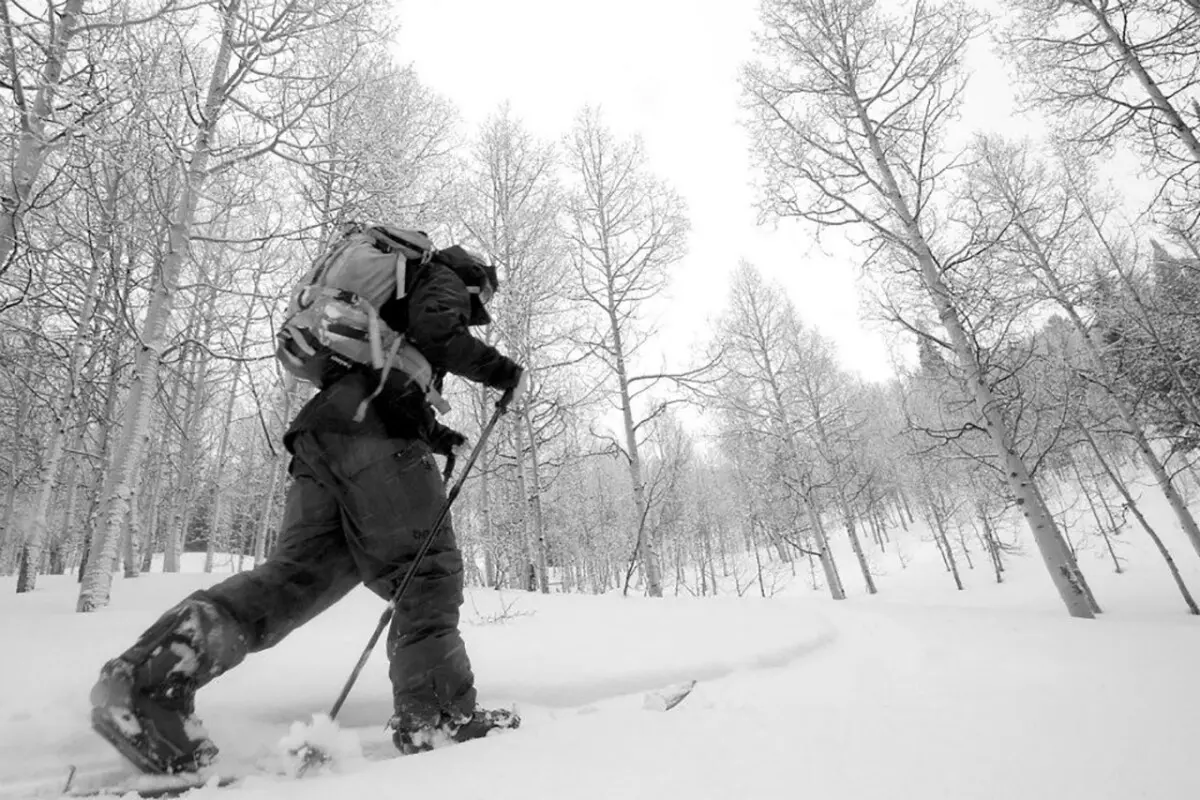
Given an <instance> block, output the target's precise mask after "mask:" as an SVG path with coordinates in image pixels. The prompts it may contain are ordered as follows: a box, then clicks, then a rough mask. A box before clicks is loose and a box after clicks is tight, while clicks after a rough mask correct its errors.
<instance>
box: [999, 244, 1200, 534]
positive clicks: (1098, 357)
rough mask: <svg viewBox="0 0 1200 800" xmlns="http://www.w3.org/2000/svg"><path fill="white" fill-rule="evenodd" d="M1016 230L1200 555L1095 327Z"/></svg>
mask: <svg viewBox="0 0 1200 800" xmlns="http://www.w3.org/2000/svg"><path fill="white" fill-rule="evenodd" d="M1018 230H1019V231H1020V232H1021V234H1022V236H1023V237H1024V238H1025V241H1026V243H1027V244H1028V245H1029V246H1030V248H1031V251H1032V253H1033V255H1034V258H1035V260H1036V263H1037V270H1038V273H1039V275H1040V277H1041V279H1042V281H1043V283H1044V285H1046V286H1047V287H1049V289H1050V291H1051V293H1052V295H1053V299H1054V301H1055V302H1056V303H1058V305H1059V306H1060V307H1061V308H1062V309H1063V311H1064V312H1065V313H1066V315H1067V319H1068V320H1069V321H1070V322H1071V326H1072V327H1073V328H1074V329H1075V330H1076V332H1078V333H1079V335H1080V341H1081V342H1082V343H1083V345H1084V347H1085V348H1086V349H1087V352H1088V355H1089V356H1090V357H1091V360H1092V362H1093V363H1094V364H1095V365H1096V369H1097V370H1098V371H1099V372H1100V375H1101V378H1102V380H1101V386H1102V387H1103V389H1104V392H1105V394H1106V395H1107V396H1108V398H1109V400H1110V401H1111V402H1112V404H1113V407H1114V408H1115V409H1116V411H1117V414H1118V415H1119V416H1120V419H1121V425H1122V427H1124V429H1125V431H1126V433H1128V434H1129V436H1130V438H1132V439H1133V441H1134V443H1135V444H1136V445H1137V450H1138V453H1139V454H1140V455H1141V457H1142V461H1143V462H1144V463H1145V464H1146V467H1147V468H1149V470H1150V472H1151V474H1153V475H1154V480H1155V482H1156V483H1157V484H1158V487H1159V489H1160V490H1161V491H1162V493H1163V496H1164V497H1165V498H1166V499H1167V503H1168V504H1169V505H1170V506H1171V510H1172V512H1173V513H1174V514H1175V517H1176V519H1178V520H1179V524H1180V526H1182V528H1183V530H1184V533H1186V534H1187V537H1188V541H1190V542H1191V543H1192V547H1193V549H1195V550H1196V552H1197V553H1198V554H1200V526H1197V524H1196V520H1195V518H1194V517H1193V516H1192V514H1191V512H1190V511H1189V510H1188V507H1187V504H1186V503H1185V502H1184V500H1183V498H1182V497H1180V494H1179V491H1178V490H1177V488H1176V487H1175V484H1174V481H1172V480H1171V477H1170V476H1169V475H1168V474H1167V470H1166V468H1165V466H1164V465H1163V463H1162V461H1160V460H1159V458H1158V456H1157V454H1155V452H1154V448H1153V447H1152V446H1151V445H1150V441H1149V439H1148V437H1147V436H1146V432H1145V429H1144V428H1143V427H1142V425H1141V423H1140V422H1138V420H1137V418H1136V416H1135V414H1134V410H1133V408H1132V407H1131V406H1130V405H1129V403H1128V402H1126V400H1125V398H1124V397H1122V396H1121V395H1120V393H1119V392H1118V391H1117V380H1118V378H1117V375H1116V374H1115V371H1114V370H1113V369H1112V367H1111V366H1110V365H1109V362H1108V360H1107V359H1106V358H1105V357H1104V352H1103V351H1102V349H1101V347H1100V345H1099V344H1097V342H1096V339H1095V338H1094V337H1095V335H1096V331H1095V330H1094V327H1093V326H1090V325H1089V324H1088V323H1086V322H1085V321H1084V320H1083V318H1082V317H1081V316H1080V315H1079V311H1078V309H1077V308H1076V307H1075V303H1074V302H1072V301H1071V299H1070V297H1069V295H1068V293H1067V289H1066V287H1065V286H1064V285H1063V283H1062V281H1061V280H1060V279H1059V276H1058V273H1057V272H1056V271H1055V269H1054V265H1053V263H1052V262H1051V259H1050V255H1049V254H1048V253H1047V252H1046V250H1045V249H1044V248H1043V246H1042V243H1041V241H1040V240H1039V239H1038V238H1037V237H1036V236H1035V235H1034V234H1033V232H1032V231H1031V230H1029V229H1028V228H1027V227H1025V226H1024V225H1023V224H1021V223H1018ZM1118 271H1119V272H1120V274H1121V275H1122V277H1123V278H1125V275H1124V272H1123V271H1122V270H1118ZM1193 405H1194V404H1193ZM1197 422H1200V419H1197Z"/></svg>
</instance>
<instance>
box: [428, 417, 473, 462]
mask: <svg viewBox="0 0 1200 800" xmlns="http://www.w3.org/2000/svg"><path fill="white" fill-rule="evenodd" d="M429 443H430V447H431V448H432V449H433V452H435V453H437V454H438V455H439V456H446V457H447V458H450V457H453V456H457V455H458V454H459V453H460V452H462V450H464V449H465V448H466V446H467V437H466V436H463V435H462V434H461V433H459V432H458V431H456V430H454V429H453V428H448V427H446V426H445V425H442V424H441V423H439V422H436V421H435V422H434V423H433V432H432V433H431V434H430V436H429Z"/></svg>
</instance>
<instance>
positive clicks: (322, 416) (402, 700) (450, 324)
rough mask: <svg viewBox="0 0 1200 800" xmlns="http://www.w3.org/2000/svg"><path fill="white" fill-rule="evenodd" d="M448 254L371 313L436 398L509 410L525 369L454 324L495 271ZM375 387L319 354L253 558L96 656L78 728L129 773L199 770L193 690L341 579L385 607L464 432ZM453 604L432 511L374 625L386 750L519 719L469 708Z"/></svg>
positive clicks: (445, 536)
mask: <svg viewBox="0 0 1200 800" xmlns="http://www.w3.org/2000/svg"><path fill="white" fill-rule="evenodd" d="M448 249H452V250H454V251H455V252H456V253H457V254H458V265H459V266H460V267H461V266H463V265H464V264H465V265H466V266H467V267H468V268H467V269H457V270H456V269H450V268H448V267H445V266H443V265H442V263H441V260H440V259H438V258H436V257H435V258H434V259H433V260H432V261H431V262H430V263H429V264H426V265H422V268H421V269H418V270H416V271H415V273H414V271H412V270H410V272H409V277H410V279H411V283H412V285H411V287H410V288H409V291H408V296H407V297H406V298H405V299H404V300H403V301H399V300H397V301H395V302H393V301H389V302H388V303H386V304H384V305H383V307H382V308H381V309H380V311H379V316H380V317H381V318H382V319H383V321H384V322H386V323H387V324H388V325H389V327H391V328H393V329H394V330H397V331H404V332H405V334H406V336H407V338H408V340H409V341H410V342H411V343H412V344H413V345H415V347H416V348H417V349H418V350H419V351H420V352H421V354H422V355H424V357H425V358H426V359H427V360H428V362H429V365H430V366H431V367H432V369H433V374H434V375H435V376H436V384H437V389H438V391H440V389H441V384H442V380H443V378H444V377H445V375H446V374H447V373H453V374H456V375H459V376H461V377H463V378H466V379H468V380H470V381H474V382H477V383H481V384H484V385H486V386H488V387H492V388H494V389H496V390H500V391H509V390H511V394H510V396H509V402H510V403H517V402H519V401H520V399H521V397H522V395H523V394H524V393H525V391H526V389H527V381H528V378H527V376H526V372H525V370H524V369H523V368H522V367H521V366H519V365H518V364H517V363H516V362H514V361H513V360H512V359H510V358H508V357H507V356H505V355H503V354H501V353H500V352H499V351H498V350H497V349H496V348H494V347H492V346H490V345H488V344H486V343H484V342H483V341H481V340H479V339H478V338H476V337H475V336H474V335H472V333H471V331H470V327H472V326H476V325H483V324H487V323H489V322H490V321H491V317H490V315H489V314H488V312H487V309H486V305H487V303H488V301H489V300H490V298H491V296H492V295H493V294H494V292H495V290H496V289H497V288H498V283H499V281H498V280H497V277H496V271H495V269H494V268H493V267H490V266H487V265H485V264H484V262H482V260H480V259H478V257H475V256H474V255H473V254H470V253H469V251H466V250H465V248H461V247H457V246H456V247H454V248H448ZM439 252H445V251H439ZM464 254H465V256H466V257H465V258H464ZM379 381H380V377H379V373H378V372H374V371H372V369H371V368H369V367H365V366H364V367H360V366H358V365H354V364H349V365H348V364H346V363H344V362H339V360H336V359H334V360H329V361H325V362H322V363H321V365H320V367H319V376H318V377H317V378H316V380H315V381H314V382H315V383H317V385H318V389H319V391H318V392H317V393H316V394H315V396H314V397H313V398H312V399H311V400H310V401H309V402H308V403H307V404H306V405H305V406H304V407H303V408H302V409H301V410H300V411H299V413H298V414H297V416H296V417H295V419H294V420H293V422H292V424H291V425H290V426H289V429H288V431H287V433H286V434H285V437H284V444H285V447H286V448H287V450H288V452H289V454H290V456H291V461H290V466H289V473H290V475H291V477H292V483H291V485H290V487H289V489H288V492H287V495H286V499H285V505H284V513H283V520H282V524H281V529H280V533H279V538H278V544H277V545H276V547H275V549H274V551H273V552H272V553H271V555H270V557H269V558H267V559H266V560H265V561H264V562H263V563H262V564H260V565H258V566H256V567H255V568H254V569H252V570H250V571H248V572H242V573H238V574H235V575H233V576H231V577H229V578H228V579H226V580H224V581H221V582H220V583H217V584H216V585H214V586H212V587H210V588H207V589H203V590H200V591H197V592H194V593H192V594H190V595H188V596H187V597H185V598H184V599H183V600H182V601H181V602H179V603H178V604H177V605H175V606H173V607H172V608H170V609H168V610H167V611H166V612H165V613H164V614H163V615H162V616H161V617H160V618H159V619H158V620H157V621H156V622H155V623H154V624H152V625H151V626H150V627H149V628H148V629H147V630H146V631H145V632H144V633H143V634H142V635H141V636H140V637H139V638H138V639H137V640H136V641H135V642H134V643H133V645H132V646H131V647H129V648H128V649H127V650H126V651H125V652H123V653H122V654H121V655H119V656H117V657H116V658H114V659H112V660H110V661H108V662H107V663H106V664H104V665H103V667H102V669H101V671H100V678H99V680H98V681H97V683H96V684H95V686H94V687H93V689H92V691H91V697H90V699H91V704H92V726H93V728H94V729H95V730H96V731H97V732H98V733H99V734H100V735H101V736H102V737H103V738H105V739H106V740H108V741H109V742H110V743H111V744H112V745H113V746H114V747H116V749H117V750H118V751H119V752H121V753H122V754H123V755H124V756H125V757H126V758H128V759H129V760H130V761H132V762H133V763H134V764H135V765H137V766H138V767H139V768H141V769H142V770H144V771H146V772H153V773H180V772H195V771H198V770H201V769H203V768H205V767H207V766H211V765H212V764H213V763H214V761H215V758H216V756H217V754H218V749H217V747H216V745H215V744H214V743H213V742H212V740H211V739H210V738H209V736H208V734H207V732H206V731H205V729H204V727H203V725H202V723H201V721H200V719H199V718H198V716H197V715H196V712H195V695H196V692H197V690H199V689H200V688H202V687H203V686H205V685H206V684H208V683H209V682H210V681H212V680H213V679H215V678H217V677H218V676H220V675H222V674H223V673H225V672H228V671H229V670H231V669H233V668H235V667H236V666H237V665H238V664H240V663H241V662H242V661H243V660H244V659H245V658H246V657H247V655H248V654H250V653H256V652H260V651H263V650H266V649H268V648H270V647H273V646H274V645H276V644H278V643H279V642H280V641H282V640H283V639H284V637H286V636H287V635H288V634H290V633H292V632H293V631H295V630H296V629H297V628H299V627H301V626H302V625H304V624H305V623H307V622H309V621H310V620H312V619H313V618H314V617H316V616H317V615H318V614H320V613H322V612H323V611H325V610H326V609H328V608H329V607H330V606H332V605H333V604H334V603H336V602H337V601H339V600H340V599H341V598H343V597H345V596H346V594H347V593H349V592H350V591H351V590H353V589H354V588H355V587H357V586H358V585H359V584H364V585H365V586H366V587H367V588H368V589H370V590H371V591H372V592H374V593H375V594H377V595H379V596H380V597H382V598H385V599H386V598H390V597H391V595H392V594H393V592H394V590H395V588H396V586H397V585H398V584H399V582H400V580H401V578H402V576H403V575H404V574H405V572H406V570H407V569H408V567H409V565H410V563H411V560H412V557H413V556H414V555H415V554H416V551H417V549H418V547H419V546H420V544H421V541H422V537H424V536H425V535H427V533H428V531H429V529H430V528H431V527H432V525H433V523H434V521H435V518H436V516H437V515H438V513H439V511H440V510H441V508H442V506H443V504H444V503H445V500H446V493H445V487H444V482H443V479H442V476H441V475H440V474H439V472H438V469H437V463H436V461H435V459H434V453H435V452H438V453H441V454H448V453H449V452H451V450H452V449H454V448H456V447H460V446H461V445H463V444H465V438H464V437H463V436H462V435H461V434H459V433H457V432H456V431H453V430H452V429H449V428H447V427H445V426H443V425H441V424H440V423H438V422H437V421H436V419H435V418H434V414H433V410H432V409H431V408H430V406H429V402H428V399H427V395H426V394H425V393H424V392H422V391H420V390H418V389H417V388H416V387H415V386H414V384H413V383H411V382H409V381H406V380H405V378H404V376H403V375H401V374H398V373H395V372H393V374H390V375H387V376H386V379H385V381H384V384H385V385H384V387H383V390H382V391H380V390H379V387H380V383H379ZM368 401H369V402H368ZM362 408H365V413H361V409H362ZM356 417H360V418H359V419H356ZM462 603H463V558H462V554H461V553H460V551H459V549H458V547H457V544H456V541H455V534H454V530H453V525H452V523H451V517H450V516H449V515H447V517H446V519H445V522H444V524H443V526H442V527H441V529H440V530H439V532H438V533H437V539H436V540H435V542H434V543H433V544H431V546H430V548H429V550H428V552H427V554H426V556H425V558H424V559H422V561H421V563H420V565H419V567H418V570H417V572H416V573H415V575H414V580H413V582H412V584H411V585H410V586H409V589H408V590H407V592H406V594H405V596H404V598H403V599H402V600H401V601H400V603H399V604H398V605H397V608H396V612H395V615H394V616H393V618H392V621H391V623H390V627H389V629H388V633H387V640H386V643H387V657H388V660H389V677H390V680H391V687H392V694H393V706H394V707H393V709H392V712H393V713H392V715H391V717H390V719H389V722H388V724H389V726H390V728H391V730H392V738H393V741H394V743H395V745H396V747H397V749H398V750H399V751H400V752H401V753H405V754H409V753H417V752H421V751H424V750H429V749H432V748H433V747H434V746H440V745H441V744H443V743H447V742H463V741H467V740H470V739H475V738H479V737H482V736H485V735H487V734H488V733H490V732H491V731H493V730H496V729H508V728H515V727H517V726H518V725H519V724H520V718H519V716H517V715H516V714H515V713H514V712H512V711H509V710H506V709H486V708H481V707H480V706H479V705H478V704H477V702H476V689H475V683H474V675H473V672H472V667H471V661H470V659H469V657H468V654H467V650H466V646H465V644H464V642H463V638H462V636H461V634H460V631H459V613H460V607H461V605H462Z"/></svg>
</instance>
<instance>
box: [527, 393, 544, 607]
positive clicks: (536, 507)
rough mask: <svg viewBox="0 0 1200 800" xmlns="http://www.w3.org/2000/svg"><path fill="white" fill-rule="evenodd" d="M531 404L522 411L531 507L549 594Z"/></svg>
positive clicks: (541, 583)
mask: <svg viewBox="0 0 1200 800" xmlns="http://www.w3.org/2000/svg"><path fill="white" fill-rule="evenodd" d="M531 380H532V379H531ZM529 391H530V392H532V391H533V386H532V384H531V385H530V387H529ZM529 406H530V403H528V402H526V403H525V404H524V407H523V409H522V413H521V422H522V423H524V425H525V431H526V433H528V434H529V480H530V483H531V484H532V485H531V486H530V487H529V490H530V495H529V507H530V509H531V510H532V511H533V538H534V541H535V542H537V560H538V575H539V583H538V588H539V589H540V590H541V592H542V594H549V593H550V555H549V550H550V548H549V545H548V544H547V543H546V521H545V518H544V517H543V515H542V472H541V462H540V461H539V459H538V444H537V431H536V430H534V427H533V416H532V411H531V410H530V408H529Z"/></svg>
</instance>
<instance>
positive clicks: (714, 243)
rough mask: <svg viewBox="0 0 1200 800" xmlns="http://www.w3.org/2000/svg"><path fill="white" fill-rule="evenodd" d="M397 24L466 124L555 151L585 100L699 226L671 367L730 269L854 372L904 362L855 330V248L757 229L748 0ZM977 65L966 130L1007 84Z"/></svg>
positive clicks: (441, 2) (510, 9)
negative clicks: (774, 297) (831, 345)
mask: <svg viewBox="0 0 1200 800" xmlns="http://www.w3.org/2000/svg"><path fill="white" fill-rule="evenodd" d="M397 13H398V14H399V20H400V23H401V25H402V31H401V35H400V40H399V52H398V55H399V58H400V59H401V60H402V61H405V62H411V63H413V64H414V65H415V68H416V70H417V72H418V74H419V76H420V77H421V79H422V80H423V81H424V82H425V83H426V84H427V85H428V86H430V87H431V88H432V89H434V90H435V91H437V92H439V93H441V94H442V95H444V96H446V97H447V98H448V99H449V100H450V101H451V102H453V103H454V104H455V105H456V106H457V107H458V108H459V109H460V111H461V113H462V114H463V116H464V118H465V120H466V122H467V123H468V124H470V125H474V124H476V123H478V122H480V121H481V120H482V119H483V118H484V117H486V116H487V115H488V114H490V113H492V112H493V111H495V110H496V108H497V107H498V106H499V105H500V104H501V103H502V102H504V101H506V100H507V101H509V102H511V104H512V107H513V110H514V112H515V114H516V116H517V117H518V118H519V119H521V120H522V121H523V123H524V124H525V125H526V126H527V127H528V128H529V129H530V130H531V131H532V132H534V133H535V134H537V135H539V136H541V137H543V138H547V139H554V140H558V139H559V138H560V137H561V136H562V135H563V134H565V133H566V131H567V130H568V129H569V128H570V126H571V123H572V120H573V118H574V116H575V114H576V112H577V110H578V109H579V108H580V107H581V106H582V105H583V104H585V103H591V104H595V105H600V106H601V107H602V109H603V110H604V112H605V115H606V119H607V121H608V123H609V124H610V125H611V126H612V127H613V128H614V129H615V130H616V131H617V132H618V133H621V134H624V135H629V134H638V135H640V136H641V137H642V138H643V141H644V143H645V147H646V151H647V153H648V155H649V158H650V161H651V167H652V169H653V170H654V171H655V172H656V173H657V174H658V175H659V176H660V177H662V178H664V179H666V180H667V181H668V182H669V183H670V184H672V185H673V186H674V187H675V188H676V190H677V191H679V192H680V193H681V194H682V195H683V197H684V198H685V200H686V201H687V204H688V207H689V216H690V219H691V221H692V226H693V230H692V234H691V238H690V248H689V254H688V255H687V257H686V258H685V259H684V260H683V262H682V263H680V264H679V265H678V266H677V270H676V279H675V280H674V282H673V284H672V286H671V290H670V297H669V298H667V299H666V300H667V301H668V302H666V303H664V305H663V308H664V309H666V308H669V309H670V311H671V313H669V314H668V313H663V314H662V316H661V318H660V319H659V326H660V330H661V334H662V335H661V338H660V341H659V344H660V346H661V348H662V352H663V353H664V354H665V357H666V358H667V360H668V363H669V365H670V366H673V367H678V366H682V365H683V364H684V363H685V361H686V360H687V359H688V356H689V352H690V350H691V349H692V348H693V347H694V346H695V345H696V344H698V343H700V342H702V341H703V340H704V339H705V338H706V337H707V336H708V335H709V331H710V330H711V326H710V324H709V323H710V321H711V319H712V318H713V317H714V316H715V315H717V314H718V313H720V311H721V309H722V307H723V306H724V304H725V300H726V297H727V295H728V275H729V273H730V272H731V271H732V269H733V268H734V267H735V266H736V265H737V263H738V260H739V259H740V258H746V259H748V260H749V261H751V262H752V263H754V264H755V265H757V266H758V268H759V269H760V270H762V271H763V272H764V273H765V274H767V275H768V276H770V277H772V278H776V279H778V280H779V281H781V282H782V284H783V285H784V286H785V287H786V290H787V292H788V294H789V296H790V297H791V299H792V301H793V302H794V303H795V305H796V306H797V307H798V309H799V311H800V313H801V316H802V317H803V319H804V320H805V321H806V322H807V323H808V324H810V325H813V326H816V327H817V328H818V329H820V330H821V331H822V332H823V333H824V334H826V335H827V336H829V337H830V338H831V339H832V340H833V341H834V342H835V343H836V344H837V346H838V349H839V353H840V356H841V359H842V362H843V364H844V365H845V366H847V367H848V368H850V369H852V370H855V371H857V372H859V373H861V374H862V375H863V376H864V377H867V378H869V379H880V378H886V377H887V376H888V375H890V373H891V367H890V364H891V361H892V356H891V355H889V351H890V349H894V348H895V347H896V346H897V345H898V346H899V347H900V348H901V349H902V350H903V351H905V352H906V353H907V352H908V351H909V348H910V347H911V342H909V341H908V338H907V337H901V336H899V335H898V334H897V333H896V331H895V330H894V329H883V330H878V329H874V330H873V329H871V328H870V327H869V326H868V325H867V324H866V323H864V322H863V321H862V320H863V316H864V315H862V314H861V313H860V308H859V299H858V292H857V291H856V277H857V264H856V262H855V260H854V258H853V253H852V252H850V251H848V250H845V249H843V250H842V251H841V252H840V253H839V254H838V255H837V256H836V257H835V256H833V255H830V254H827V253H823V252H822V251H821V249H820V248H819V247H818V246H817V245H816V243H815V241H814V240H813V237H812V235H811V233H810V232H808V231H807V230H806V229H804V228H801V227H800V226H799V224H794V223H788V224H786V225H785V226H781V227H780V228H779V229H774V228H772V227H764V226H758V225H757V224H756V218H755V217H756V214H755V211H754V207H753V203H754V200H755V198H754V193H753V190H752V188H751V184H750V181H751V180H752V175H751V173H750V166H749V156H748V149H749V137H748V135H747V133H746V131H745V130H744V129H743V128H741V127H740V125H739V119H740V117H741V110H740V99H741V98H740V90H739V85H738V74H739V69H740V67H741V65H742V63H744V62H745V61H746V60H748V59H749V58H750V57H751V55H752V46H753V45H752V41H751V34H752V31H753V29H754V28H755V27H756V26H757V24H758V3H757V0H608V1H607V2H605V3H602V4H582V3H569V2H562V0H503V1H500V0H399V2H398V5H397ZM972 66H973V67H974V68H975V69H976V70H978V78H977V80H976V82H975V84H974V86H973V92H972V94H971V97H969V98H968V106H967V109H966V119H967V122H968V125H967V127H974V126H975V125H977V124H983V125H992V124H996V122H997V121H998V120H999V121H1002V120H1003V118H1004V116H1005V115H1006V109H1007V108H1008V105H1009V104H1008V91H1007V86H1006V85H1005V81H1004V79H1003V77H1002V76H1001V72H1000V69H999V67H998V65H997V64H996V63H995V61H994V59H990V58H987V57H984V58H980V59H978V60H977V61H975V62H974V63H973V65H972ZM668 303H669V304H668ZM680 310H683V313H680Z"/></svg>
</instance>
